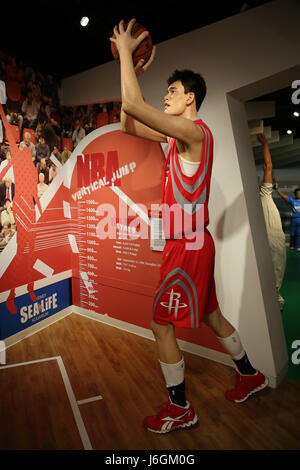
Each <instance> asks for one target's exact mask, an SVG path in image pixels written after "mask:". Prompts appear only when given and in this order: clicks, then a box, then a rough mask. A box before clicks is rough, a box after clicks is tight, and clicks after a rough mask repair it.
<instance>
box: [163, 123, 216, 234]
mask: <svg viewBox="0 0 300 470" xmlns="http://www.w3.org/2000/svg"><path fill="white" fill-rule="evenodd" d="M194 122H195V124H197V125H198V126H199V127H200V128H201V129H202V132H203V135H204V138H203V143H202V153H201V159H200V165H199V168H198V169H197V171H196V173H195V174H194V175H193V176H186V175H185V174H184V173H183V172H182V169H181V166H180V162H179V157H178V153H177V145H176V139H174V138H172V139H170V142H169V152H168V156H167V159H166V163H165V168H164V172H163V181H162V203H164V205H165V210H163V221H164V232H165V237H166V238H167V239H168V238H171V239H173V238H181V237H182V236H184V234H189V233H191V232H195V231H196V230H203V229H204V227H206V226H207V225H208V223H209V214H208V200H209V191H210V179H211V171H212V163H213V136H212V133H211V131H210V129H209V128H208V126H207V125H206V124H205V123H204V122H203V121H202V119H196V120H194ZM171 206H173V208H174V211H169V209H170V208H171ZM166 211H169V213H168V214H167V213H166Z"/></svg>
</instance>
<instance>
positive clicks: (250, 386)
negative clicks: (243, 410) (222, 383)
mask: <svg viewBox="0 0 300 470" xmlns="http://www.w3.org/2000/svg"><path fill="white" fill-rule="evenodd" d="M235 373H236V384H235V388H233V389H231V390H227V392H226V393H225V397H226V398H227V400H229V401H234V402H235V403H242V402H243V401H245V400H247V398H248V397H249V396H250V395H252V394H253V393H256V392H258V391H259V390H262V389H263V388H265V387H266V386H267V385H268V379H267V377H265V376H264V375H263V374H262V373H261V372H256V374H255V375H241V374H240V373H239V372H238V371H235Z"/></svg>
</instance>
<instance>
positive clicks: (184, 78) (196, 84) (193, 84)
mask: <svg viewBox="0 0 300 470" xmlns="http://www.w3.org/2000/svg"><path fill="white" fill-rule="evenodd" d="M177 80H180V81H181V83H182V85H183V87H184V92H185V93H189V92H192V93H194V94H195V99H196V109H197V111H199V109H200V106H201V104H202V103H203V100H204V98H205V96H206V83H205V80H204V78H203V77H202V75H200V73H195V72H193V71H192V70H188V69H185V70H175V72H173V73H172V75H171V76H170V77H169V78H168V80H167V84H168V86H170V85H171V84H172V83H174V82H176V81H177Z"/></svg>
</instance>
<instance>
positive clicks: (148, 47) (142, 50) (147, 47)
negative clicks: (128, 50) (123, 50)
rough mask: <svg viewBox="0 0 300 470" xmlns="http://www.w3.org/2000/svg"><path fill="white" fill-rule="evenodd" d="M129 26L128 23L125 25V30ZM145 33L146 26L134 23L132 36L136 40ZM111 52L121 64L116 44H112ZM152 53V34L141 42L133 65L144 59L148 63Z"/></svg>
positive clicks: (133, 55)
mask: <svg viewBox="0 0 300 470" xmlns="http://www.w3.org/2000/svg"><path fill="white" fill-rule="evenodd" d="M127 25H128V23H125V24H124V29H126V28H127ZM144 31H146V28H144V26H142V25H141V24H139V23H134V25H133V27H132V30H131V34H132V36H133V37H134V38H136V37H138V36H139V35H140V34H142V33H143V32H144ZM113 38H115V35H113ZM111 52H112V55H113V56H114V59H115V60H116V61H117V62H118V63H120V57H119V52H118V49H117V47H116V45H115V43H114V42H112V43H111ZM151 52H152V39H151V36H150V34H148V36H147V37H146V38H145V39H144V40H143V41H142V42H141V44H140V45H139V46H138V47H137V48H136V50H135V51H134V52H133V54H132V59H133V64H134V65H136V64H137V63H138V61H139V60H140V59H144V61H145V62H147V61H148V59H149V58H150V56H151Z"/></svg>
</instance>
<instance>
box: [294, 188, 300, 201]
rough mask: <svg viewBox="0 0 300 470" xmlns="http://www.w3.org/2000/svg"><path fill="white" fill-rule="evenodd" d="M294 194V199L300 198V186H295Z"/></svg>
mask: <svg viewBox="0 0 300 470" xmlns="http://www.w3.org/2000/svg"><path fill="white" fill-rule="evenodd" d="M294 194H295V198H296V199H300V188H296V189H295V191H294Z"/></svg>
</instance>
